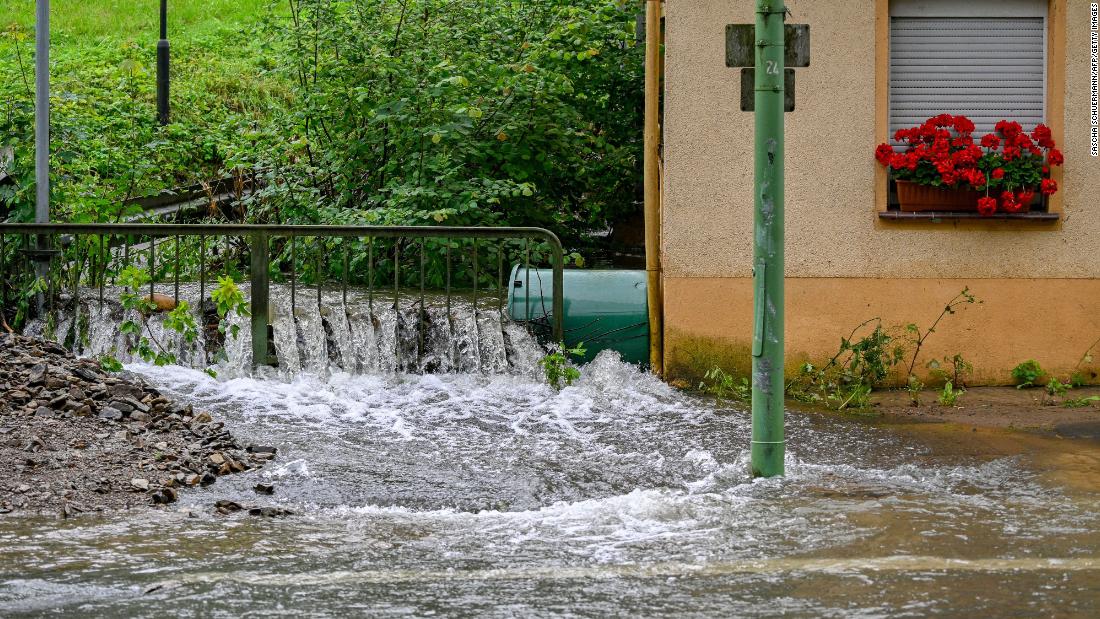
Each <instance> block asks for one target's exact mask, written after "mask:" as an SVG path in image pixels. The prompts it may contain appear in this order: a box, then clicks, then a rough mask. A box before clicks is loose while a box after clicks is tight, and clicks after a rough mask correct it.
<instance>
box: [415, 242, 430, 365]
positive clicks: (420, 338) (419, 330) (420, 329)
mask: <svg viewBox="0 0 1100 619" xmlns="http://www.w3.org/2000/svg"><path fill="white" fill-rule="evenodd" d="M427 241H428V239H426V238H424V237H421V238H420V317H419V319H418V320H417V325H416V340H417V346H418V347H417V353H418V355H419V356H420V357H421V358H422V357H423V356H424V329H425V327H426V326H427V322H428V321H427V314H426V313H425V312H424V267H425V264H427V260H426V258H425V257H424V244H425V243H427Z"/></svg>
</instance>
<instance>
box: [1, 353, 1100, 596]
mask: <svg viewBox="0 0 1100 619" xmlns="http://www.w3.org/2000/svg"><path fill="white" fill-rule="evenodd" d="M132 369H133V370H134V371H137V372H139V373H140V374H142V375H144V376H145V377H146V378H147V379H148V380H150V381H151V383H152V384H154V385H157V386H158V387H159V388H160V389H162V390H163V391H164V392H165V393H167V394H169V395H171V396H172V397H176V398H180V399H181V400H182V401H185V402H187V403H192V404H194V405H195V406H196V407H200V406H201V407H202V408H205V409H207V410H210V411H211V412H212V413H213V414H215V415H216V416H218V417H220V418H224V419H225V420H226V421H227V424H228V425H229V426H231V427H233V428H234V432H235V433H236V434H237V435H238V436H240V438H241V439H242V440H244V441H251V442H258V443H264V444H272V445H275V446H277V447H278V449H279V457H278V458H277V459H276V460H275V461H273V462H271V463H269V464H268V465H267V466H266V467H265V468H263V469H261V470H258V471H254V472H251V473H246V474H241V475H234V476H230V477H227V478H225V479H224V480H221V481H219V482H218V483H217V484H215V485H213V486H211V487H209V488H206V489H202V490H198V489H196V490H194V491H189V492H186V493H182V494H181V498H180V503H179V504H178V505H174V506H172V508H170V510H168V511H161V512H157V511H147V512H144V513H140V514H128V515H123V514H120V515H105V516H99V517H97V516H94V515H92V516H86V517H82V518H80V519H77V520H74V521H61V522H59V521H57V520H54V519H47V518H38V519H28V518H22V519H12V518H8V519H4V520H0V548H2V550H0V565H3V566H7V567H4V568H0V604H3V606H4V607H5V608H6V609H8V611H9V612H11V613H13V614H19V613H29V614H37V613H43V612H47V611H50V610H51V609H52V610H53V611H54V612H60V613H63V614H76V613H80V614H88V613H91V614H94V615H112V614H125V615H132V616H158V615H161V614H163V612H164V611H165V608H166V607H167V608H169V609H170V612H171V613H172V614H175V615H178V616H227V617H228V616H239V615H241V614H244V613H247V612H258V613H263V614H280V613H282V614H286V615H290V616H323V615H332V614H341V613H348V612H352V613H355V612H362V613H367V614H372V615H375V616H425V615H430V614H433V613H445V614H449V615H470V616H473V615H477V616H498V617H506V616H517V615H518V616H544V615H547V616H548V615H567V616H593V615H598V616H622V617H628V616H637V615H647V616H654V615H677V616H715V615H718V614H737V613H738V609H741V610H743V611H745V612H748V611H749V609H752V612H754V613H756V614H761V615H771V616H780V615H783V616H836V617H840V616H845V617H851V616H865V617H872V616H881V615H883V614H890V615H891V616H928V615H935V614H942V613H948V614H951V615H958V614H960V613H963V612H970V613H974V614H976V615H977V616H982V615H987V616H988V615H991V614H997V615H1004V614H1019V613H1022V614H1026V615H1048V616H1049V615H1055V614H1057V615H1059V616H1074V615H1080V616H1084V615H1087V614H1088V610H1087V609H1089V608H1095V605H1096V604H1097V602H1098V599H1100V589H1098V587H1097V585H1096V579H1095V575H1096V573H1097V571H1100V563H1098V562H1097V561H1096V559H1095V557H1096V556H1097V552H1098V550H1100V533H1098V531H1100V526H1098V525H1100V512H1098V511H1097V509H1096V505H1097V496H1098V493H1097V489H1096V488H1095V486H1093V487H1091V488H1090V487H1087V486H1083V485H1082V484H1080V483H1076V484H1075V483H1064V482H1065V480H1064V479H1062V480H1060V479H1059V477H1058V476H1057V475H1051V469H1050V467H1049V465H1048V464H1044V463H1040V462H1037V461H1036V460H1034V459H1033V458H1032V457H1031V456H1029V455H1028V454H1027V453H1024V451H1025V450H1024V449H1023V447H1021V453H1020V454H1019V455H1016V456H1012V455H1007V456H1006V455H997V456H992V457H991V456H989V455H983V454H980V453H972V454H966V453H958V452H959V451H960V450H958V449H957V448H947V449H938V446H939V445H941V444H942V445H945V446H947V447H951V445H953V444H954V443H953V442H952V441H951V440H948V439H944V438H943V437H942V436H939V435H938V434H937V433H922V432H920V431H919V430H915V429H913V428H908V427H904V426H876V425H872V424H869V423H865V422H861V421H859V420H858V419H856V418H850V417H849V418H843V417H839V418H838V417H835V416H834V417H829V416H825V415H821V414H815V413H799V412H796V411H789V412H788V419H789V437H790V443H789V445H790V446H789V453H788V461H787V469H788V473H787V476H786V477H784V478H773V479H766V480H760V479H758V480H753V479H751V478H750V476H749V473H748V462H747V453H746V447H747V445H748V440H747V436H748V430H749V422H748V416H747V413H746V412H745V411H744V410H742V409H741V408H740V407H733V408H727V407H725V406H717V405H716V404H715V403H714V401H713V400H710V399H704V398H699V397H695V396H690V395H686V394H683V393H681V392H678V391H676V390H674V389H672V388H670V387H668V386H667V385H665V384H663V383H661V382H660V381H659V380H657V379H656V378H654V377H652V376H650V375H646V374H642V373H639V372H638V371H637V369H636V368H634V367H633V366H629V365H626V364H622V363H621V362H619V361H617V360H616V359H615V357H614V355H613V354H610V353H606V354H604V355H601V356H600V357H599V358H598V359H597V360H596V361H594V362H592V363H591V364H589V365H587V366H585V367H584V368H583V372H584V373H583V378H582V379H581V381H580V382H579V383H578V384H577V385H575V386H573V387H569V388H566V389H564V390H562V391H561V392H557V391H555V390H553V389H551V388H550V387H548V386H546V385H545V383H544V382H542V381H540V380H536V379H534V378H531V377H530V374H529V373H528V372H525V371H524V369H523V368H513V369H512V371H510V372H509V373H508V374H499V375H480V374H440V375H365V376H362V375H359V376H356V375H349V374H344V373H336V374H334V375H332V376H330V377H328V378H321V377H318V376H316V375H310V374H304V375H299V376H297V377H295V378H293V379H287V378H285V377H278V376H274V375H272V376H270V377H268V378H262V379H260V378H249V377H241V378H232V379H224V378H223V380H221V381H218V380H215V379H213V378H210V377H209V376H207V375H205V374H203V373H202V372H199V371H197V370H190V369H183V368H178V367H166V368H155V367H151V366H140V365H138V366H132ZM528 369H530V368H528ZM922 437H923V438H922ZM1009 442H1011V441H1009ZM1001 443H1002V444H1004V443H1005V441H1004V440H1002V441H1001ZM1021 445H1023V443H1021ZM963 451H965V450H963ZM942 452H955V453H954V454H953V455H951V454H950V453H949V455H944V454H943V453H942ZM257 483H270V484H273V485H274V486H275V491H274V494H273V495H271V496H261V495H257V494H256V493H255V492H254V491H253V486H254V485H255V484H257ZM217 500H232V501H236V502H238V503H240V504H242V505H245V504H249V505H252V504H256V505H271V506H278V507H282V508H285V509H288V510H290V511H291V512H293V515H290V516H286V517H283V518H278V519H267V518H263V519H259V518H249V517H247V516H244V515H243V514H235V515H230V516H218V515H214V512H213V509H212V506H213V503H214V502H215V501H217ZM177 510H178V511H177ZM15 566H20V567H19V568H15ZM891 609H892V610H891Z"/></svg>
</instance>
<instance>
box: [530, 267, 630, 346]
mask: <svg viewBox="0 0 1100 619" xmlns="http://www.w3.org/2000/svg"><path fill="white" fill-rule="evenodd" d="M562 279H563V287H564V295H563V301H564V305H565V316H564V319H563V325H562V326H563V327H564V329H565V344H566V346H568V347H570V348H572V347H574V346H576V345H577V344H580V343H582V342H583V343H584V348H585V350H586V353H585V356H584V358H583V359H582V361H585V362H587V361H591V360H592V358H593V357H595V356H596V354H597V353H599V352H600V351H601V350H606V349H611V350H615V351H618V352H619V354H620V355H622V358H623V360H624V361H626V362H628V363H636V364H641V365H648V363H649V308H648V302H647V297H646V273H645V271H628V270H612V269H583V270H582V269H566V270H565V271H564V272H563V273H562ZM528 280H529V281H530V286H531V287H530V290H528V288H527V285H528ZM509 281H510V282H511V285H510V286H509V288H508V315H509V316H511V317H512V319H513V320H515V321H518V322H526V321H536V322H539V323H543V324H548V321H547V320H546V319H547V317H548V316H549V315H550V314H551V313H552V308H553V290H554V288H553V285H554V284H553V282H554V272H553V271H552V270H551V269H536V268H532V269H530V270H525V269H524V268H523V266H522V265H516V266H515V267H513V268H512V273H511V279H510V280H509ZM525 306H526V307H525Z"/></svg>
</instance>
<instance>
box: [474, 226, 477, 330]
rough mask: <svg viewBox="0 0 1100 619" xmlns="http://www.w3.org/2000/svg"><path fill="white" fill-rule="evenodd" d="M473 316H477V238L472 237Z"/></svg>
mask: <svg viewBox="0 0 1100 619" xmlns="http://www.w3.org/2000/svg"><path fill="white" fill-rule="evenodd" d="M473 249H474V318H475V319H476V318H477V280H478V272H477V239H474V247H473Z"/></svg>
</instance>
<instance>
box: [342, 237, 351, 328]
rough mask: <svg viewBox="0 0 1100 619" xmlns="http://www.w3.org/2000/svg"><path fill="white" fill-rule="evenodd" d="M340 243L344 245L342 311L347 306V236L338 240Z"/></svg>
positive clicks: (345, 309)
mask: <svg viewBox="0 0 1100 619" xmlns="http://www.w3.org/2000/svg"><path fill="white" fill-rule="evenodd" d="M340 244H341V245H343V246H344V289H343V291H342V292H343V295H344V296H343V301H344V311H347V307H348V260H349V256H348V252H349V248H348V237H346V236H345V237H344V238H343V239H342V240H341V241H340Z"/></svg>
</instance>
